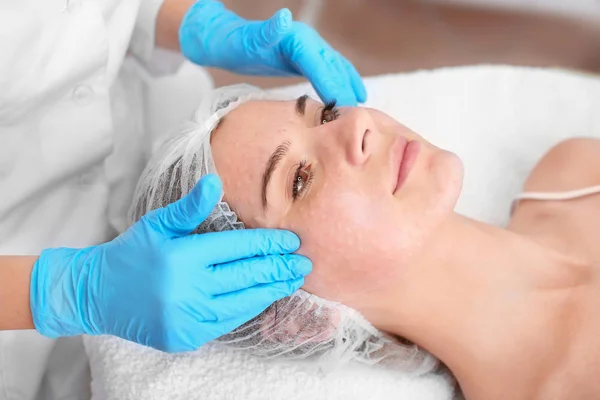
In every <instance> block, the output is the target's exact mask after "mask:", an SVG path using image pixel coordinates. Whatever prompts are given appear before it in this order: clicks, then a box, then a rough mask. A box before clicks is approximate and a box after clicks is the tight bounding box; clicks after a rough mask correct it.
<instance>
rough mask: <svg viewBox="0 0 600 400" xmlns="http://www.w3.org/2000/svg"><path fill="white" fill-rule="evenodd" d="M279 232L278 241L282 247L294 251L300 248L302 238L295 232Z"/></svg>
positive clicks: (284, 249)
mask: <svg viewBox="0 0 600 400" xmlns="http://www.w3.org/2000/svg"><path fill="white" fill-rule="evenodd" d="M277 232H278V236H279V237H278V238H277V239H278V241H279V242H280V244H281V248H282V250H283V251H288V252H290V253H291V252H294V251H296V250H298V249H299V248H300V238H299V237H298V235H296V234H295V233H294V232H290V231H285V230H281V231H277Z"/></svg>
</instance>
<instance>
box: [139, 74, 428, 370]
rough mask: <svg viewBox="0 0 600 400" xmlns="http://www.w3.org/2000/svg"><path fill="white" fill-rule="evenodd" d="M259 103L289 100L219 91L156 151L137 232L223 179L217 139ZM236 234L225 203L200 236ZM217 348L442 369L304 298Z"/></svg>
mask: <svg viewBox="0 0 600 400" xmlns="http://www.w3.org/2000/svg"><path fill="white" fill-rule="evenodd" d="M253 99H270V100H289V99H282V98H281V97H279V98H277V99H274V98H271V97H269V96H268V95H267V94H266V93H264V92H263V91H261V90H260V89H257V88H255V87H252V86H249V85H234V86H228V87H223V88H220V89H216V90H214V91H213V92H212V93H210V94H208V96H207V97H206V98H205V100H204V101H203V102H202V103H201V104H200V107H199V108H198V109H197V111H196V113H195V114H194V116H193V118H192V119H191V121H188V122H187V123H186V124H185V125H184V126H183V127H181V128H180V129H179V130H178V131H177V132H176V133H175V134H173V135H169V136H168V137H167V138H166V139H165V140H163V141H162V144H160V145H159V146H158V147H155V151H154V154H153V156H152V159H151V160H150V162H149V163H148V165H147V166H146V168H145V170H144V172H143V174H142V176H141V177H140V180H139V182H138V185H137V188H136V191H135V195H134V199H133V202H132V205H131V208H130V212H129V222H130V223H131V224H133V223H134V222H135V221H137V220H138V219H139V218H141V217H142V216H143V215H144V214H146V213H147V212H149V211H151V210H153V209H155V208H159V207H164V206H166V205H167V204H169V203H171V202H174V201H176V200H178V199H180V198H181V197H183V196H185V195H186V194H188V193H189V192H190V190H191V189H192V188H193V187H194V185H195V184H196V183H197V182H198V181H199V180H200V178H202V177H203V176H204V175H206V174H209V173H215V174H216V173H217V169H216V167H215V165H214V161H213V158H212V153H211V149H210V136H211V133H212V132H213V130H214V129H215V128H216V127H217V125H218V123H219V121H220V120H221V118H222V117H223V116H224V115H226V114H227V113H228V112H230V111H231V110H233V109H234V108H235V107H237V106H239V105H240V104H242V103H244V102H246V101H250V100H253ZM221 198H223V197H221ZM232 229H244V224H243V223H242V222H241V221H239V220H238V218H237V216H236V215H235V213H234V212H233V211H232V210H231V208H230V207H229V205H228V204H227V203H226V202H224V201H220V202H219V203H218V204H217V206H216V207H215V209H214V210H213V211H212V213H211V214H210V216H209V217H208V218H207V219H206V221H204V222H203V223H202V224H201V225H200V226H199V227H198V228H197V229H196V230H195V233H205V232H217V231H224V230H232ZM214 344H215V345H222V346H227V347H230V348H234V349H238V350H240V351H246V352H249V353H251V354H252V355H255V356H258V357H263V358H268V359H277V360H279V359H281V360H297V359H303V360H304V359H308V360H311V361H313V362H314V363H316V365H317V366H318V367H319V368H321V369H323V370H324V371H328V370H331V369H333V368H336V367H338V366H341V365H343V364H346V363H348V362H360V363H367V364H369V365H380V366H382V367H386V368H392V369H394V370H399V371H405V372H410V373H417V374H421V373H427V372H430V371H432V370H434V369H435V368H436V367H437V366H438V363H437V360H436V359H435V358H434V357H433V356H432V355H430V354H429V353H427V352H426V351H424V350H422V349H420V348H419V347H417V346H416V345H414V344H412V343H408V342H406V341H403V340H401V339H398V338H395V337H391V336H389V335H386V334H384V333H382V332H380V331H378V330H377V329H375V328H374V327H373V326H372V325H371V324H370V323H369V322H367V321H366V320H365V319H364V318H363V317H362V316H361V315H360V314H359V313H358V312H356V311H355V310H353V309H351V308H349V307H346V306H344V305H342V304H339V303H335V302H330V301H326V300H323V299H321V298H319V297H317V296H314V295H312V294H309V293H307V292H305V291H303V290H299V291H297V292H296V293H294V294H293V295H292V296H290V297H287V298H284V299H282V300H279V301H277V302H275V303H274V304H272V305H271V306H270V307H269V308H267V309H266V310H265V311H264V312H263V313H261V314H260V315H258V316H257V317H256V318H254V319H252V320H250V321H248V322H247V323H245V324H244V325H242V326H240V327H239V328H237V329H236V330H234V331H233V332H231V333H229V334H227V335H224V336H221V337H220V338H218V339H217V340H216V341H215V342H214Z"/></svg>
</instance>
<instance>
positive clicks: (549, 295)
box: [368, 214, 589, 381]
mask: <svg viewBox="0 0 600 400" xmlns="http://www.w3.org/2000/svg"><path fill="white" fill-rule="evenodd" d="M428 243H433V246H429V247H428V249H427V253H426V254H423V255H422V257H420V259H419V260H417V261H415V262H411V265H409V266H408V267H406V268H404V266H403V271H402V272H401V274H399V278H398V280H399V281H398V282H396V285H391V286H392V287H393V286H395V287H396V290H394V291H391V290H390V291H389V292H388V293H383V294H382V295H381V299H380V300H381V302H382V303H381V304H382V307H378V310H386V311H385V312H382V313H380V314H379V315H373V316H370V317H368V318H369V319H371V320H372V321H373V322H374V323H375V325H376V326H378V327H379V328H380V329H383V330H386V331H388V332H391V333H395V334H397V335H400V336H403V337H405V338H407V339H409V340H412V341H414V342H415V343H417V344H419V345H420V346H422V347H424V348H426V349H427V350H429V351H430V352H431V353H433V354H434V355H436V356H437V357H438V358H439V359H441V360H442V361H443V362H444V363H445V364H446V365H447V366H448V367H449V368H450V369H451V370H452V371H453V372H454V374H455V375H456V376H457V377H458V378H459V381H460V380H461V379H460V377H461V375H463V376H474V371H473V370H474V369H477V368H488V370H490V371H493V370H494V369H496V368H500V369H501V368H502V365H504V364H503V363H502V361H503V360H504V361H506V362H507V363H508V362H513V363H514V362H516V361H517V360H515V359H514V358H515V354H514V353H515V351H516V350H515V349H519V351H520V352H522V351H523V350H522V349H523V348H538V347H539V348H542V347H544V346H545V345H550V343H546V344H544V343H543V341H544V340H551V338H550V335H546V336H544V335H541V334H540V332H544V330H545V329H548V328H549V327H548V326H547V325H548V323H549V319H551V318H554V317H553V316H554V315H557V314H556V313H557V312H560V311H559V309H560V307H564V306H565V304H566V299H569V298H570V297H571V294H572V293H571V289H572V288H574V287H578V286H580V285H582V284H583V283H585V282H587V280H589V275H588V274H587V272H588V270H587V269H585V268H581V269H578V268H574V267H576V266H577V264H576V263H574V262H572V260H569V259H568V258H567V257H565V256H563V255H561V254H559V253H556V252H554V251H552V250H551V249H549V248H547V247H545V246H543V245H541V244H539V243H537V242H536V241H534V240H533V239H531V238H528V237H525V236H523V235H518V234H515V233H513V232H510V231H508V230H505V229H500V228H497V227H494V226H491V225H488V224H484V223H480V222H477V221H474V220H471V219H468V218H465V217H462V216H460V215H458V214H454V215H453V216H452V217H451V218H450V219H449V220H448V221H447V222H445V223H444V225H443V226H441V227H439V229H437V230H436V233H435V237H434V238H432V240H431V241H429V242H428ZM383 303H387V307H386V306H383ZM390 304H392V305H393V306H392V307H390V306H389V305H390ZM540 336H543V337H540ZM530 340H532V341H537V342H536V343H535V345H532V344H531V343H529V342H528V341H530ZM530 345H532V346H533V347H532V346H530ZM528 346H529V347H528ZM511 357H512V358H511ZM494 364H496V365H494Z"/></svg>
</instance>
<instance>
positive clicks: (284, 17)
mask: <svg viewBox="0 0 600 400" xmlns="http://www.w3.org/2000/svg"><path fill="white" fill-rule="evenodd" d="M273 18H274V19H275V21H276V26H277V28H278V29H279V30H281V31H287V29H288V28H289V27H291V26H292V22H293V19H292V12H291V11H290V10H289V9H288V8H282V9H281V10H279V11H277V12H276V13H275V14H274V15H273Z"/></svg>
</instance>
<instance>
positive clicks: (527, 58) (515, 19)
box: [210, 0, 600, 87]
mask: <svg viewBox="0 0 600 400" xmlns="http://www.w3.org/2000/svg"><path fill="white" fill-rule="evenodd" d="M223 3H225V5H226V6H227V7H228V8H230V9H231V10H233V11H235V12H236V13H238V14H239V15H241V16H243V17H245V18H248V19H266V18H268V17H270V16H271V15H272V14H273V13H274V12H275V11H276V10H278V9H279V8H282V7H287V8H289V9H290V10H291V11H292V13H293V14H294V19H295V20H300V21H303V22H306V23H308V24H310V25H311V26H313V27H314V28H316V29H317V30H318V31H319V33H320V34H321V35H322V36H323V37H324V38H325V39H326V40H327V41H328V42H329V43H330V44H331V45H332V46H333V47H334V48H335V49H337V50H338V51H340V52H341V53H342V54H344V55H345V56H346V57H347V58H348V59H350V60H351V61H352V62H353V63H354V65H355V66H356V68H357V69H358V71H359V72H360V73H361V74H362V75H363V76H369V75H379V74H385V73H393V72H401V71H412V70H417V69H426V68H436V67H443V66H456V65H466V64H482V63H495V64H511V65H528V66H549V67H562V68H568V69H577V70H581V71H587V72H592V73H594V72H600V0H223ZM210 72H211V74H212V75H213V77H214V79H215V83H216V85H218V86H220V85H225V84H231V83H236V82H242V81H244V82H247V83H252V84H254V85H257V86H261V87H273V86H280V85H286V84H292V83H296V82H300V81H301V80H300V79H295V78H253V77H238V76H235V75H233V74H230V73H227V72H225V71H220V70H211V71H210Z"/></svg>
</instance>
